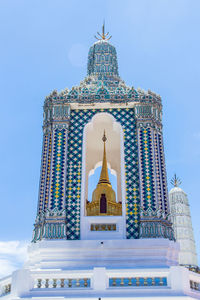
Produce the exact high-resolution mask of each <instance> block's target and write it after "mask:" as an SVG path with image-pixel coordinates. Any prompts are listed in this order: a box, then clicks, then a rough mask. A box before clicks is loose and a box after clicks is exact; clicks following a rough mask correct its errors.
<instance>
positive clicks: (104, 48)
mask: <svg viewBox="0 0 200 300" xmlns="http://www.w3.org/2000/svg"><path fill="white" fill-rule="evenodd" d="M91 74H98V75H104V76H105V75H108V74H109V75H119V74H118V64H117V53H116V49H115V47H114V46H112V45H111V44H110V43H108V42H107V41H104V40H101V41H98V42H96V43H94V45H92V47H90V50H89V54H88V75H91Z"/></svg>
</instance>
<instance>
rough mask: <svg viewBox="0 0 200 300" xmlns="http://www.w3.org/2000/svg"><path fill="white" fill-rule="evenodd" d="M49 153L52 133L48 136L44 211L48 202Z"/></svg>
mask: <svg viewBox="0 0 200 300" xmlns="http://www.w3.org/2000/svg"><path fill="white" fill-rule="evenodd" d="M51 152H52V133H50V134H49V145H48V157H47V169H46V184H45V198H44V211H46V209H47V207H48V202H49V187H50V178H51Z"/></svg>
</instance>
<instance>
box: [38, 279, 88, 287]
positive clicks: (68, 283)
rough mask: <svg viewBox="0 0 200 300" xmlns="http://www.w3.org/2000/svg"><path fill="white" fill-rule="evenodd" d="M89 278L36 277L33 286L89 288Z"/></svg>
mask: <svg viewBox="0 0 200 300" xmlns="http://www.w3.org/2000/svg"><path fill="white" fill-rule="evenodd" d="M89 287H90V278H67V279H65V278H60V279H57V278H52V279H49V278H45V279H41V278H38V279H36V280H35V284H34V288H37V289H48V288H89Z"/></svg>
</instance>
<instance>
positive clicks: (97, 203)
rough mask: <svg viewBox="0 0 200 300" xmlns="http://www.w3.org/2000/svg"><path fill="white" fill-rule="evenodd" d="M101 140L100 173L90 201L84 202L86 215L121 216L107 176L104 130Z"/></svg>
mask: <svg viewBox="0 0 200 300" xmlns="http://www.w3.org/2000/svg"><path fill="white" fill-rule="evenodd" d="M102 140H103V143H104V151H103V163H102V169H101V175H100V179H99V182H98V184H97V187H96V189H95V190H94V192H93V193H92V201H91V202H88V203H87V204H86V211H87V216H121V215H122V204H121V203H120V202H116V196H115V191H114V190H113V188H112V186H111V183H110V181H109V176H108V167H107V159H106V140H107V138H106V135H105V131H104V135H103V138H102Z"/></svg>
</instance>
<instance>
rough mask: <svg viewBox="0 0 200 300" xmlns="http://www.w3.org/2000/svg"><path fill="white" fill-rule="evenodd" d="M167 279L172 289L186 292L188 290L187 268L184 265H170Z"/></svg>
mask: <svg viewBox="0 0 200 300" xmlns="http://www.w3.org/2000/svg"><path fill="white" fill-rule="evenodd" d="M169 281H170V286H171V289H172V290H174V291H182V292H186V291H187V292H188V291H189V290H190V281H189V270H188V269H187V268H185V267H180V266H172V267H170V275H169Z"/></svg>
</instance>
